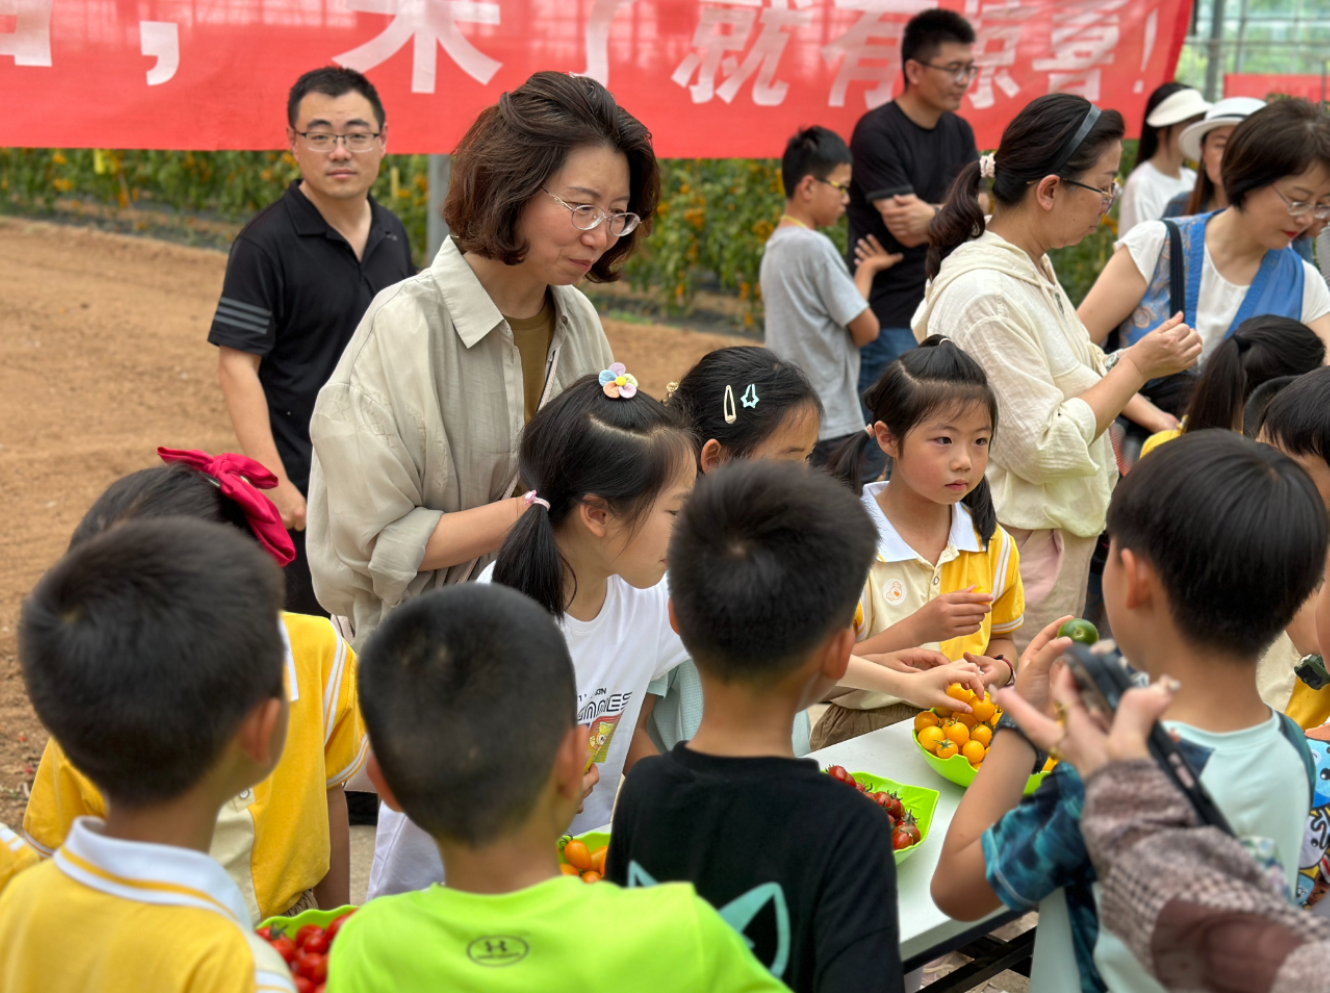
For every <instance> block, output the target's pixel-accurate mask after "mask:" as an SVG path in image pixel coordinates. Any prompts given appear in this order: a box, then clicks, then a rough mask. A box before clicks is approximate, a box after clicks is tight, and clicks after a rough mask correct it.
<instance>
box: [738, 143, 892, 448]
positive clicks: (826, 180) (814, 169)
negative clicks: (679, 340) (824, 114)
mask: <svg viewBox="0 0 1330 993" xmlns="http://www.w3.org/2000/svg"><path fill="white" fill-rule="evenodd" d="M850 172H851V158H850V149H849V148H848V147H847V146H846V144H845V142H844V141H843V140H842V139H841V137H840V136H839V135H837V134H835V133H834V132H832V131H828V130H827V129H826V128H822V127H816V126H814V127H811V128H807V129H805V130H803V131H800V132H799V133H798V134H796V135H795V136H794V137H793V138H791V139H790V142H789V144H788V145H787V146H786V148H785V155H784V157H783V158H782V160H781V178H782V180H783V181H784V184H785V197H786V199H785V214H784V215H783V216H782V217H781V219H780V225H779V226H778V227H777V228H776V230H775V231H774V232H772V234H771V237H770V238H769V239H767V244H766V249H765V253H764V255H763V257H762V277H761V278H762V301H763V304H764V306H765V309H766V344H767V347H768V348H770V349H771V350H772V351H773V352H775V353H776V354H777V355H779V356H780V357H781V358H782V359H786V360H788V361H790V362H794V363H796V364H798V365H799V366H800V367H801V368H802V369H803V371H804V373H805V374H806V375H807V376H808V378H809V380H810V381H811V382H812V384H813V387H814V389H816V390H817V394H818V396H819V397H821V399H822V406H823V408H824V409H825V411H826V413H825V416H824V417H823V419H822V425H821V427H820V429H819V430H818V435H817V437H818V443H817V447H815V448H814V449H813V455H812V461H813V463H814V464H816V465H822V464H824V463H825V462H826V461H827V460H828V458H829V457H830V456H831V454H832V452H834V451H835V450H836V449H837V448H839V447H840V446H841V444H843V443H844V442H845V440H846V439H847V438H848V437H850V436H851V435H853V434H855V433H857V432H859V431H862V430H863V429H864V422H863V413H862V411H861V410H860V407H859V389H858V386H859V349H860V348H861V347H862V346H864V345H866V344H868V343H869V342H870V341H873V340H875V339H876V338H877V335H878V323H877V318H876V317H875V316H874V315H873V311H872V310H870V309H869V306H868V293H869V288H870V287H871V286H872V283H873V277H874V276H875V275H876V274H877V273H879V272H881V271H882V270H883V269H887V268H890V267H891V266H893V265H895V264H896V263H897V262H899V261H900V259H901V256H900V255H889V254H887V252H886V250H885V249H883V247H882V246H881V244H879V243H878V240H877V239H876V238H874V237H872V236H871V235H870V236H869V237H868V238H864V239H861V240H860V241H859V243H858V245H856V246H855V258H856V260H857V261H858V265H857V267H856V269H855V273H854V276H853V278H851V276H850V274H849V272H847V271H846V268H845V263H844V262H843V261H842V260H841V257H840V254H839V253H838V252H837V251H836V247H835V246H834V245H833V244H832V243H831V239H830V238H828V237H827V236H826V235H823V234H819V233H818V232H817V228H824V227H830V226H831V225H832V224H835V223H836V222H837V221H838V220H840V217H841V215H842V214H844V213H845V205H846V204H847V203H848V202H849V198H850Z"/></svg>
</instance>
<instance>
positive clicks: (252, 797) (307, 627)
mask: <svg viewBox="0 0 1330 993" xmlns="http://www.w3.org/2000/svg"><path fill="white" fill-rule="evenodd" d="M282 622H283V623H282V626H281V630H282V632H283V635H284V636H285V637H286V638H287V656H286V658H287V687H288V692H289V694H290V696H291V718H290V724H289V727H288V730H287V735H286V747H285V748H284V749H283V751H282V758H281V761H280V762H278V764H277V768H276V769H274V770H273V773H272V775H271V776H269V777H268V778H267V779H265V780H264V781H263V782H261V783H259V784H258V785H257V786H255V787H254V788H253V789H252V790H245V791H243V792H242V793H241V794H240V795H239V796H237V797H236V798H235V799H234V800H231V801H230V802H229V803H227V804H226V805H225V806H224V807H223V808H222V811H221V814H220V816H219V817H218V820H217V829H216V832H215V833H214V835H213V843H212V856H213V858H214V859H216V860H217V861H218V862H220V863H221V864H222V865H223V866H225V868H226V870H227V872H229V873H230V875H231V878H232V880H234V882H235V884H236V886H237V887H238V888H239V889H240V892H241V894H242V895H243V897H244V900H245V904H246V906H247V907H248V910H249V917H250V919H251V920H252V921H253V922H254V923H256V924H257V923H258V922H259V921H261V920H263V919H264V918H265V917H271V916H272V915H274V914H280V913H282V912H283V911H285V910H287V908H289V907H290V906H291V905H292V904H294V903H295V902H296V901H297V900H298V899H299V898H300V896H301V895H302V894H303V893H304V892H305V890H308V889H311V888H312V887H314V886H316V885H317V884H318V883H319V882H320V880H322V879H323V877H324V876H325V875H327V873H328V867H329V864H330V857H329V856H330V850H331V838H330V836H329V833H328V800H327V791H328V790H330V789H334V788H338V787H342V786H344V785H345V784H346V781H347V780H349V779H350V778H351V777H352V776H354V775H355V774H356V773H357V772H358V771H359V770H360V767H361V766H362V765H363V764H364V762H365V758H366V756H367V754H368V750H369V739H368V738H367V737H366V735H365V726H364V722H363V721H362V720H361V717H360V708H359V705H358V703H357V698H356V656H355V653H354V652H353V651H352V650H351V647H350V646H349V645H347V643H346V642H345V641H343V640H342V639H341V637H340V636H339V635H338V634H337V632H336V631H335V630H334V629H333V626H332V624H331V622H329V621H328V619H327V618H325V617H310V616H307V615H304V614H283V615H282ZM105 813H106V804H105V801H104V800H103V799H102V796H101V793H100V792H99V791H98V789H97V787H96V786H94V785H93V784H92V782H91V781H90V780H89V779H88V778H87V777H86V776H84V775H83V774H82V773H81V772H79V771H78V769H76V768H75V767H74V765H73V764H72V763H71V762H70V761H69V759H68V758H67V757H66V755H65V753H64V752H63V751H62V750H61V748H60V746H59V744H57V743H56V740H55V739H54V738H52V739H50V740H49V741H48V742H47V744H46V751H45V752H44V753H43V754H42V761H41V765H40V766H39V767H38V769H37V776H36V778H35V780H34V781H33V785H32V797H31V799H30V800H29V801H28V810H27V813H26V814H25V815H24V818H23V829H24V832H25V834H26V835H27V839H28V841H30V842H31V843H32V844H33V845H34V846H35V847H36V848H37V849H38V850H39V851H40V852H41V853H42V854H44V855H48V856H49V855H51V854H52V852H53V851H54V850H55V849H56V848H58V847H59V846H60V845H61V844H62V843H63V842H64V840H65V836H66V834H67V833H68V832H69V829H70V827H71V825H72V824H73V823H74V820H75V818H78V817H82V816H86V815H92V816H96V817H101V816H104V815H105Z"/></svg>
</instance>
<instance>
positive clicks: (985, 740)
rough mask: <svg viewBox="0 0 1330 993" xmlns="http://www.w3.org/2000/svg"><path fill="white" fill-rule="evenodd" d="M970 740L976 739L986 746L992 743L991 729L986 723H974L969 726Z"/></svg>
mask: <svg viewBox="0 0 1330 993" xmlns="http://www.w3.org/2000/svg"><path fill="white" fill-rule="evenodd" d="M970 740H971V741H977V742H979V744H981V745H983V746H984V747H985V748H987V747H988V746H989V745H991V744H992V743H993V729H992V728H990V727H989V726H988V725H987V724H976V725H975V726H974V727H972V728H970Z"/></svg>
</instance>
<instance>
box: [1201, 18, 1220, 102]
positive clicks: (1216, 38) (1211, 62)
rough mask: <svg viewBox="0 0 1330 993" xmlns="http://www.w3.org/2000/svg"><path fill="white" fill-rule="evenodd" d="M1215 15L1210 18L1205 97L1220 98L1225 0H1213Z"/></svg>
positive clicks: (1210, 99)
mask: <svg viewBox="0 0 1330 993" xmlns="http://www.w3.org/2000/svg"><path fill="white" fill-rule="evenodd" d="M1212 3H1213V4H1214V11H1213V15H1214V16H1213V17H1212V18H1211V20H1210V43H1209V58H1208V59H1207V60H1206V63H1205V99H1207V100H1209V101H1211V102H1214V101H1215V100H1217V99H1218V94H1219V82H1220V75H1219V73H1220V70H1221V69H1222V68H1223V65H1222V63H1223V61H1224V0H1212Z"/></svg>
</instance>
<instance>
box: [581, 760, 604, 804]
mask: <svg viewBox="0 0 1330 993" xmlns="http://www.w3.org/2000/svg"><path fill="white" fill-rule="evenodd" d="M598 782H600V766H598V765H595V764H594V763H593V764H592V766H591V768H590V769H588V770H587V771H586V775H584V776H583V777H582V802H581V803H579V804H578V805H577V812H578V813H579V814H580V813H581V812H582V808H583V807H585V806H586V798H587V797H589V796H590V795H591V791H592V790H594V789H595V788H596V784H597V783H598Z"/></svg>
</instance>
